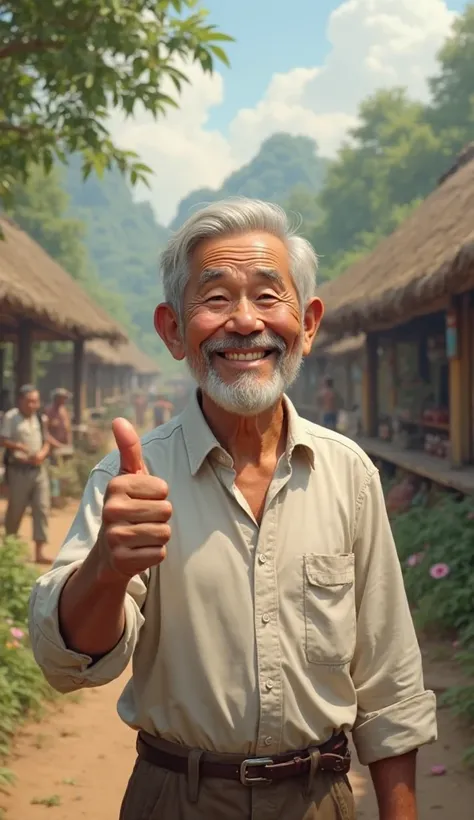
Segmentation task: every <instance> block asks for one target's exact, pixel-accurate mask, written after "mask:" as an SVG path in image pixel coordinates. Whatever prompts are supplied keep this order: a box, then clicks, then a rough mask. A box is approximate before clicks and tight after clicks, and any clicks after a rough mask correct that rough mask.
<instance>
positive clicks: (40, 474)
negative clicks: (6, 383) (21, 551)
mask: <svg viewBox="0 0 474 820" xmlns="http://www.w3.org/2000/svg"><path fill="white" fill-rule="evenodd" d="M0 446H2V447H3V448H4V451H5V455H4V464H5V478H6V484H7V487H8V507H7V513H6V516H5V531H6V534H7V535H16V534H17V532H18V530H19V528H20V524H21V522H22V519H23V516H24V514H25V512H26V509H27V507H31V512H32V516H33V540H34V542H35V551H36V554H35V560H36V563H37V564H50V563H51V562H50V561H49V560H48V558H47V557H46V556H45V554H44V548H45V545H46V542H47V540H48V515H49V507H50V489H49V476H48V471H47V469H46V463H45V462H46V459H47V457H48V455H49V449H50V447H49V443H48V441H47V435H46V430H45V423H44V420H43V418H42V416H41V413H40V395H39V392H38V391H37V389H36V387H34V385H32V384H25V385H23V387H21V388H20V390H19V394H18V406H17V407H13V408H12V409H11V410H8V411H7V412H6V413H5V415H4V417H3V420H2V425H1V430H0Z"/></svg>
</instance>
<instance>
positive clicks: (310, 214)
mask: <svg viewBox="0 0 474 820" xmlns="http://www.w3.org/2000/svg"><path fill="white" fill-rule="evenodd" d="M284 208H285V211H286V212H287V214H288V215H289V216H290V218H292V217H293V218H297V219H298V220H301V225H300V227H299V233H301V234H302V235H303V236H305V237H306V238H310V237H311V235H312V233H313V231H314V230H315V229H316V226H317V225H318V223H319V221H320V219H321V215H322V212H321V207H320V205H319V203H318V198H317V195H316V193H315V191H314V190H311V188H308V187H307V186H306V185H304V184H303V183H299V184H298V185H295V187H294V188H292V190H291V191H290V195H289V197H288V199H287V200H286V202H285V203H284Z"/></svg>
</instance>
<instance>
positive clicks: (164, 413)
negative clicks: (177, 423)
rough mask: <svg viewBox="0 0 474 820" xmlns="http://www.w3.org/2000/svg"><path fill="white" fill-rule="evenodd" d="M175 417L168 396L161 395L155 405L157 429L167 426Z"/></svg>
mask: <svg viewBox="0 0 474 820" xmlns="http://www.w3.org/2000/svg"><path fill="white" fill-rule="evenodd" d="M172 415H173V405H172V403H171V402H170V401H168V399H167V398H166V396H164V395H162V394H160V395H158V396H157V397H156V401H155V403H154V405H153V423H154V426H155V427H159V426H160V424H166V422H168V421H169V420H170V418H171V416H172Z"/></svg>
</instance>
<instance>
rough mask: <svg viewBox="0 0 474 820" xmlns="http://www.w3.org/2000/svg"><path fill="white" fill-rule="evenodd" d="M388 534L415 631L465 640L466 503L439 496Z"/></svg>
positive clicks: (472, 535) (470, 574) (469, 601)
mask: <svg viewBox="0 0 474 820" xmlns="http://www.w3.org/2000/svg"><path fill="white" fill-rule="evenodd" d="M393 532H394V536H395V541H396V544H397V549H398V553H399V556H400V561H401V563H402V567H403V573H404V577H405V586H406V590H407V595H408V598H409V601H410V603H411V605H412V607H413V610H414V615H415V620H416V622H417V625H418V626H419V627H420V628H422V629H424V628H427V627H428V628H430V627H435V628H436V629H437V631H438V632H439V631H443V632H444V633H446V634H447V633H450V632H454V631H455V632H456V633H459V635H460V637H461V639H464V640H468V638H469V635H468V631H469V628H470V627H471V628H472V624H473V620H474V504H473V502H472V501H471V499H465V500H464V501H458V500H456V498H453V497H452V496H448V495H445V496H444V497H443V498H442V499H441V500H440V501H439V502H438V503H437V504H435V505H434V506H433V507H428V506H413V507H412V508H411V509H410V510H409V511H408V512H406V513H402V514H401V515H398V516H396V517H395V518H394V520H393ZM472 637H473V639H474V635H473V636H472Z"/></svg>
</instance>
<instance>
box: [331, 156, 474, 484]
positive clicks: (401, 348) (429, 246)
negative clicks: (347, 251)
mask: <svg viewBox="0 0 474 820" xmlns="http://www.w3.org/2000/svg"><path fill="white" fill-rule="evenodd" d="M319 295H320V297H321V298H322V300H323V301H324V304H325V308H326V313H325V317H324V320H323V330H324V333H325V337H326V343H325V351H324V353H325V355H326V357H327V353H328V348H329V352H330V346H329V345H328V343H327V340H328V339H332V340H333V341H334V342H336V343H337V344H339V345H341V344H342V345H344V344H347V345H349V346H350V345H351V344H357V342H356V339H360V338H361V336H360V334H361V333H363V334H365V342H364V350H363V359H362V369H363V377H362V390H361V404H362V427H363V437H362V438H361V441H360V443H361V444H362V446H363V447H364V449H365V450H366V451H367V452H368V453H369V454H370V455H371V456H374V457H378V458H380V459H383V460H386V461H390V462H392V463H394V464H397V465H399V466H401V467H403V468H405V469H407V470H411V471H412V472H416V473H418V474H420V475H422V476H425V477H427V478H430V479H432V480H434V481H436V482H438V483H440V484H446V485H448V486H452V487H455V488H458V489H460V490H461V491H469V492H474V467H473V466H472V464H473V462H474V149H473V148H472V147H471V148H469V149H468V150H467V151H466V152H465V153H464V154H463V155H462V156H461V157H460V158H459V159H458V161H457V163H456V166H455V167H454V168H453V170H452V171H450V172H448V173H447V174H445V175H444V176H443V177H442V178H441V180H440V183H439V185H438V187H437V188H436V189H435V191H433V192H432V193H431V195H430V196H428V197H427V199H426V200H425V201H424V202H423V203H422V204H421V205H420V206H419V207H418V208H417V209H416V210H415V211H414V212H413V214H412V215H411V216H410V217H409V218H408V219H407V220H406V221H405V222H404V223H403V224H402V225H401V226H400V227H399V228H398V230H397V231H395V232H394V233H393V234H391V235H390V236H389V237H387V238H386V239H384V240H383V241H382V242H381V243H380V244H379V245H378V246H377V248H376V249H375V250H374V251H373V252H372V253H370V254H369V255H368V256H367V257H365V258H364V259H362V260H360V261H359V262H357V263H356V264H354V265H352V266H351V267H350V268H349V269H348V270H346V271H345V272H344V273H343V274H342V275H341V276H340V277H338V278H337V279H335V280H333V281H331V282H328V283H327V284H325V285H323V286H322V287H321V288H320V289H319ZM350 337H352V342H351V341H350ZM348 339H349V340H348ZM341 340H342V341H341ZM346 340H347V341H346ZM322 352H323V351H322ZM315 355H316V357H317V356H318V349H317V348H316V351H315ZM325 367H326V368H327V367H328V363H327V360H326V364H325Z"/></svg>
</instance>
